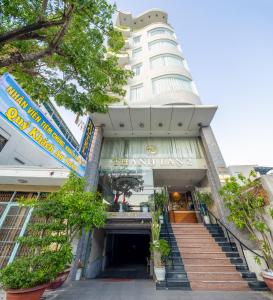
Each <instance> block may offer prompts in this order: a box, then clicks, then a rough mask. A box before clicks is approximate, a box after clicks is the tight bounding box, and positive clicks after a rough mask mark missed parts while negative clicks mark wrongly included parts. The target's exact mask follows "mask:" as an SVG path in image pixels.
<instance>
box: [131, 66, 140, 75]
mask: <svg viewBox="0 0 273 300" xmlns="http://www.w3.org/2000/svg"><path fill="white" fill-rule="evenodd" d="M141 68H142V64H137V65H135V66H133V67H132V71H133V72H134V74H135V76H139V75H140V72H141Z"/></svg>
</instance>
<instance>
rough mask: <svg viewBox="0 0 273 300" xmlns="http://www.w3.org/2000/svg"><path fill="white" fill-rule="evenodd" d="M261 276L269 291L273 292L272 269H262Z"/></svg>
mask: <svg viewBox="0 0 273 300" xmlns="http://www.w3.org/2000/svg"><path fill="white" fill-rule="evenodd" d="M262 276H263V279H264V282H265V283H266V285H267V287H268V288H269V289H270V290H271V292H273V271H272V270H267V271H263V272H262Z"/></svg>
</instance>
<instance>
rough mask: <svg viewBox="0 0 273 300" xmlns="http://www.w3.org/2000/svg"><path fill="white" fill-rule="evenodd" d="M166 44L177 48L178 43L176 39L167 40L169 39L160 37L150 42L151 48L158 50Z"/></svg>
mask: <svg viewBox="0 0 273 300" xmlns="http://www.w3.org/2000/svg"><path fill="white" fill-rule="evenodd" d="M164 46H170V47H173V48H177V43H176V42H175V41H172V40H167V39H159V40H155V41H152V42H150V43H149V49H150V50H157V49H160V48H161V47H164Z"/></svg>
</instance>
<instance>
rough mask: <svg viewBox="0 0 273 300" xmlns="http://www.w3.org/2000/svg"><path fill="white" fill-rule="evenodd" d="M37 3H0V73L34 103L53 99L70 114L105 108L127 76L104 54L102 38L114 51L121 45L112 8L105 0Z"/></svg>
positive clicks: (115, 98)
mask: <svg viewBox="0 0 273 300" xmlns="http://www.w3.org/2000/svg"><path fill="white" fill-rule="evenodd" d="M42 3H43V1H42V0H32V1H27V0H23V1H4V3H3V4H0V5H2V6H1V7H0V8H1V9H0V11H1V12H3V14H1V16H0V18H1V20H0V21H2V22H0V67H2V68H1V69H0V74H2V73H4V72H7V71H8V72H10V73H11V74H12V75H13V76H14V77H15V78H16V79H17V80H18V82H19V83H20V84H21V85H22V86H23V88H24V89H25V90H26V92H27V93H28V94H29V95H30V96H31V97H32V99H33V100H34V101H37V102H43V101H47V100H48V99H49V98H50V97H53V98H54V99H55V100H56V102H57V103H58V104H59V105H63V106H65V107H66V108H68V109H70V110H72V111H74V112H75V113H79V114H83V113H84V112H85V111H90V112H95V111H98V112H105V111H106V110H107V107H108V105H109V104H111V103H113V102H116V101H119V98H120V97H123V96H124V95H125V91H124V89H123V86H124V85H125V84H126V82H127V79H128V78H129V77H130V76H132V73H131V72H130V71H129V70H123V68H121V67H119V65H118V61H117V58H116V57H115V56H107V55H106V54H107V48H106V42H108V43H109V46H110V48H111V50H112V51H113V52H114V53H117V52H118V51H120V50H121V49H122V48H123V46H124V39H123V36H122V34H121V33H120V32H118V31H116V30H114V28H113V25H112V21H111V19H112V14H113V13H114V11H115V6H113V5H110V4H109V3H108V2H107V1H106V0H85V1H72V0H70V1H65V2H64V1H48V4H47V6H46V7H43V5H42ZM69 11H70V13H69V14H68V12H69ZM1 41H2V42H1ZM41 53H42V54H41ZM38 54H39V55H38Z"/></svg>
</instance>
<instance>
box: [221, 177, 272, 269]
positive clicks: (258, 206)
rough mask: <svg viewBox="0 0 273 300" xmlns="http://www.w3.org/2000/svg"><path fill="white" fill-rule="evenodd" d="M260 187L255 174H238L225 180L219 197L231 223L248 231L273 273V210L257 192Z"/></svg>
mask: <svg viewBox="0 0 273 300" xmlns="http://www.w3.org/2000/svg"><path fill="white" fill-rule="evenodd" d="M260 184H261V183H260V181H259V180H257V178H256V173H255V172H251V173H250V175H249V177H245V176H243V175H242V174H239V175H238V176H236V177H235V176H232V177H230V178H228V179H226V183H225V185H224V186H223V187H222V188H221V189H220V195H221V196H222V198H223V200H224V203H225V206H226V207H227V208H228V209H229V211H230V214H229V217H228V219H229V221H232V222H233V223H234V224H235V225H236V227H237V228H239V229H247V230H248V232H249V237H250V239H251V240H254V241H256V242H257V245H258V247H259V249H260V250H261V251H262V253H263V256H264V258H265V259H266V261H267V263H268V265H269V267H270V268H271V269H273V229H272V227H271V226H270V221H269V220H270V218H273V210H272V208H269V207H266V206H265V199H264V197H263V196H261V193H260V191H259V189H258V187H259V186H260ZM257 261H259V259H257Z"/></svg>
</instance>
